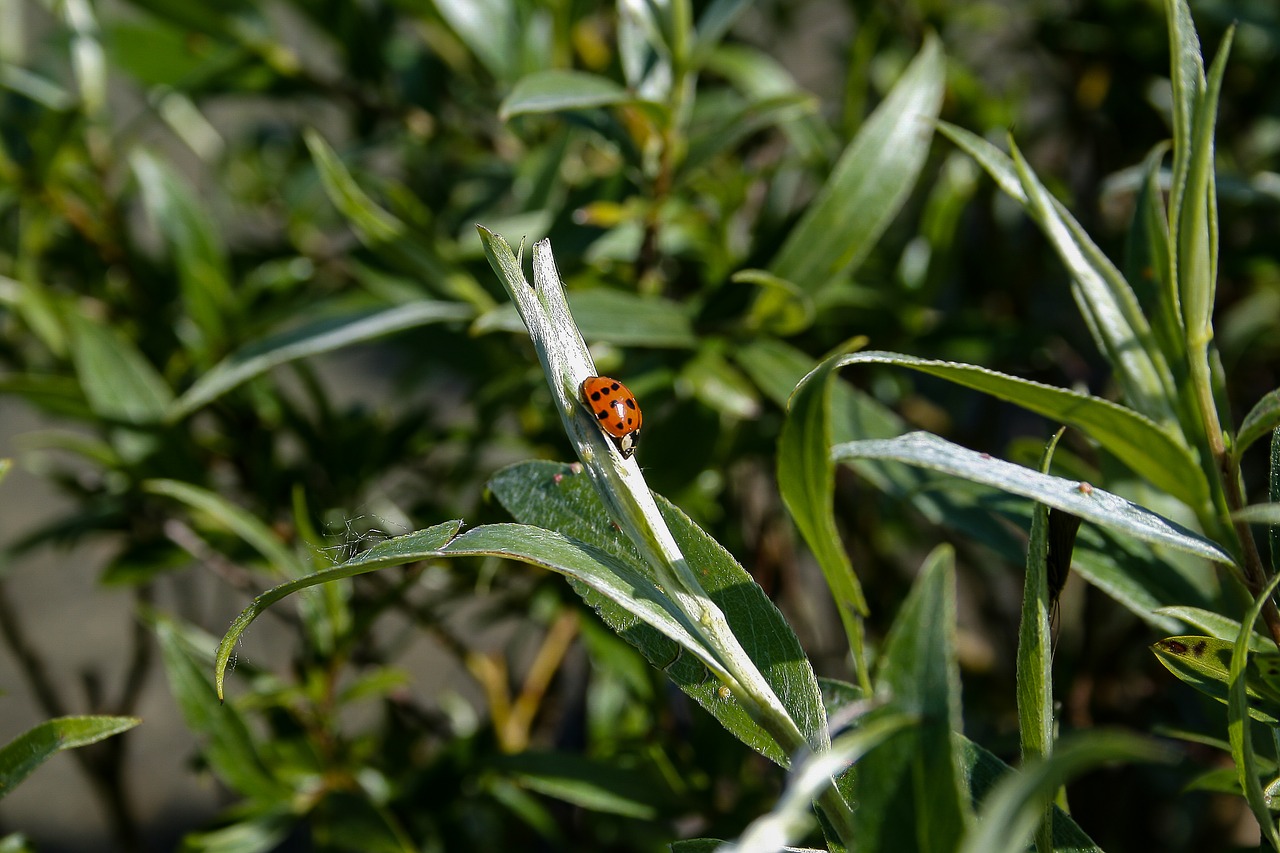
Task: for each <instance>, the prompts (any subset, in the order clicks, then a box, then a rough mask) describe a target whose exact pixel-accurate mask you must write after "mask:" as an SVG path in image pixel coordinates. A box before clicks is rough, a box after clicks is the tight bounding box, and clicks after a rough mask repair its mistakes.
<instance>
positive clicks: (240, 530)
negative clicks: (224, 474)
mask: <svg viewBox="0 0 1280 853" xmlns="http://www.w3.org/2000/svg"><path fill="white" fill-rule="evenodd" d="M142 488H143V491H146V492H150V493H151V494H153V495H162V496H164V497H168V498H173V499H174V500H177V501H181V502H182V503H184V504H186V505H187V506H189V507H191V508H192V509H194V510H197V511H198V512H202V513H204V514H205V515H206V516H208V517H209V518H210V519H212V520H213V521H215V522H216V523H217V524H219V525H220V526H221V527H223V528H225V529H227V530H230V531H231V532H232V533H234V534H235V535H236V536H238V537H240V538H241V539H242V540H244V541H245V542H246V543H248V544H249V545H250V546H252V547H253V549H254V550H256V551H257V552H258V553H259V554H261V555H262V556H263V557H264V558H265V559H266V561H267V563H268V564H269V565H270V566H271V568H272V569H273V570H274V571H277V572H285V573H289V574H293V573H296V572H298V571H299V570H300V568H299V562H298V558H297V557H296V556H294V554H293V552H291V551H290V550H289V549H288V548H287V547H285V545H284V543H282V542H281V541H280V538H279V537H278V536H276V534H275V533H274V532H273V531H272V530H271V528H270V527H269V526H267V525H266V524H264V523H263V522H262V521H261V520H260V519H258V518H257V517H256V516H254V515H253V514H252V513H250V512H248V511H247V510H245V509H242V508H241V507H238V506H236V505H235V504H233V503H231V502H230V501H229V500H227V499H226V498H224V497H222V496H221V495H219V494H217V493H216V492H211V491H209V490H208V489H202V488H200V487H199V486H195V485H192V484H191V483H185V482H182V481H181V480H146V481H144V482H143V483H142Z"/></svg>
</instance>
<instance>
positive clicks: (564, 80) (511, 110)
mask: <svg viewBox="0 0 1280 853" xmlns="http://www.w3.org/2000/svg"><path fill="white" fill-rule="evenodd" d="M633 100H635V98H634V96H633V95H632V94H631V93H630V92H628V91H627V90H626V89H624V88H623V87H622V86H619V85H618V84H617V83H615V82H613V81H612V80H610V79H609V78H607V77H601V76H600V75H598V74H589V73H587V72H585V71H569V70H563V69H549V70H546V71H535V72H534V73H533V74H530V75H528V76H527V77H522V78H521V79H520V82H518V83H516V85H515V88H513V89H512V90H511V94H510V95H507V97H506V98H505V99H504V100H503V102H502V106H500V107H499V108H498V117H499V118H500V119H502V120H503V121H510V120H511V118H513V117H514V116H518V115H524V114H526V113H556V112H565V111H568V110H587V109H592V108H593V107H605V106H610V105H613V104H625V103H628V102H630V101H633Z"/></svg>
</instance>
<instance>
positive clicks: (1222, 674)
mask: <svg viewBox="0 0 1280 853" xmlns="http://www.w3.org/2000/svg"><path fill="white" fill-rule="evenodd" d="M1237 636H1238V634H1237ZM1254 645H1256V641H1254V640H1251V641H1250V647H1251V648H1252V647H1253V646H1254ZM1234 648H1235V640H1234V639H1230V640H1224V639H1219V638H1217V637H1202V636H1195V635H1187V636H1180V637H1166V638H1164V639H1163V640H1160V641H1159V642H1157V643H1155V644H1153V645H1152V646H1151V651H1152V653H1153V654H1155V656H1156V659H1157V660H1159V661H1160V663H1161V664H1163V665H1164V667H1165V669H1167V670H1169V671H1170V672H1172V673H1173V674H1174V675H1176V676H1177V677H1178V678H1179V679H1181V680H1182V681H1184V682H1186V683H1187V684H1189V685H1191V686H1192V687H1194V688H1195V689H1196V690H1198V691H1200V692H1201V693H1203V694H1204V695H1206V696H1210V697H1212V698H1214V699H1217V700H1218V701H1219V702H1222V703H1223V704H1229V702H1230V695H1229V694H1230V689H1231V683H1232V682H1231V679H1232V675H1231V660H1232V654H1233V650H1234ZM1277 672H1280V656H1278V655H1277V653H1276V652H1275V643H1272V644H1271V650H1270V652H1264V653H1261V654H1258V655H1255V656H1253V657H1252V658H1250V659H1249V662H1248V665H1247V667H1246V670H1245V678H1244V681H1245V687H1246V695H1247V696H1248V698H1249V699H1250V700H1251V701H1250V704H1249V714H1250V716H1252V717H1253V718H1254V719H1255V720H1259V721H1260V722H1264V723H1269V724H1276V723H1277V722H1280V680H1277V678H1276V677H1275V674H1276V673H1277Z"/></svg>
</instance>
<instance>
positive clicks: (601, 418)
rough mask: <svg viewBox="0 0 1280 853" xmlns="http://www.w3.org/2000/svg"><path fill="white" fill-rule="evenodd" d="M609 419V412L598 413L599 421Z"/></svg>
mask: <svg viewBox="0 0 1280 853" xmlns="http://www.w3.org/2000/svg"><path fill="white" fill-rule="evenodd" d="M607 417H609V413H608V412H596V418H597V419H599V420H604V419H605V418H607Z"/></svg>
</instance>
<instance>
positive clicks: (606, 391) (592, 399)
mask: <svg viewBox="0 0 1280 853" xmlns="http://www.w3.org/2000/svg"><path fill="white" fill-rule="evenodd" d="M582 401H583V402H584V403H586V404H587V408H588V409H590V410H591V414H593V415H595V416H596V423H598V424H600V429H602V430H604V434H605V435H607V436H609V438H611V439H613V443H614V445H616V446H617V448H618V452H619V453H621V454H622V458H623V459H630V458H631V454H633V453H635V452H636V442H638V441H639V440H640V425H641V424H642V423H644V418H643V417H641V415H640V406H639V404H638V403H636V395H635V394H632V393H631V392H630V391H628V390H627V386H626V385H623V384H622V383H621V382H619V381H618V380H616V379H610V378H609V377H608V376H588V377H587V378H586V379H584V380H582Z"/></svg>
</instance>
